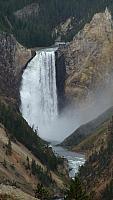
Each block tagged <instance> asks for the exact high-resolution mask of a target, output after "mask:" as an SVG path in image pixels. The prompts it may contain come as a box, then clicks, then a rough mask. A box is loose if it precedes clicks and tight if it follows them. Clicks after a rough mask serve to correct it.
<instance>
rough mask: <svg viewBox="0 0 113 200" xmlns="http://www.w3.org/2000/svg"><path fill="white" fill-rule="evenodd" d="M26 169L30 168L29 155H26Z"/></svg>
mask: <svg viewBox="0 0 113 200" xmlns="http://www.w3.org/2000/svg"><path fill="white" fill-rule="evenodd" d="M26 168H27V169H30V163H29V157H28V156H27V166H26Z"/></svg>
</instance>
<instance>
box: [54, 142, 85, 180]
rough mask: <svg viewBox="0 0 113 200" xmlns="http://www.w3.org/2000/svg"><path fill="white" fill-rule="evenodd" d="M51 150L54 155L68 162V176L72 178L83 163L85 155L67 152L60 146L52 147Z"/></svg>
mask: <svg viewBox="0 0 113 200" xmlns="http://www.w3.org/2000/svg"><path fill="white" fill-rule="evenodd" d="M52 148H53V150H54V152H55V153H56V155H59V156H61V157H64V158H66V159H67V160H68V165H69V176H70V177H71V178H74V177H75V174H77V173H78V171H79V167H81V166H82V165H84V163H85V155H83V154H79V153H75V152H71V151H68V150H66V149H64V148H62V147H60V146H54V145H52Z"/></svg>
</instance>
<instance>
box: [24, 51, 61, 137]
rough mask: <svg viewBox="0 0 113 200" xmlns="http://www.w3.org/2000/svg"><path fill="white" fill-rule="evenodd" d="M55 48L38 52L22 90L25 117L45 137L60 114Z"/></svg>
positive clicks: (25, 76)
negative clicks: (49, 127)
mask: <svg viewBox="0 0 113 200" xmlns="http://www.w3.org/2000/svg"><path fill="white" fill-rule="evenodd" d="M55 50H56V49H53V48H49V49H43V50H40V51H37V52H36V56H35V57H34V58H33V59H32V60H31V62H30V63H29V64H28V66H27V68H26V69H25V71H24V73H23V76H22V85H21V90H20V97H21V112H22V114H23V117H24V118H25V119H26V121H27V122H28V124H29V125H30V126H31V127H33V128H34V129H35V130H39V133H40V136H41V137H44V138H46V130H47V129H48V126H50V123H51V122H52V121H54V120H55V118H56V117H57V115H58V103H57V88H56V67H55Z"/></svg>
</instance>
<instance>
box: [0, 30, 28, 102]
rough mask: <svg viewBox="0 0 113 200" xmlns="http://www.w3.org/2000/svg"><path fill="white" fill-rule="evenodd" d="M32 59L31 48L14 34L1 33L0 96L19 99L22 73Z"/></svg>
mask: <svg viewBox="0 0 113 200" xmlns="http://www.w3.org/2000/svg"><path fill="white" fill-rule="evenodd" d="M30 59H31V50H28V49H26V48H25V47H23V46H21V45H20V44H19V43H18V42H17V41H16V39H15V38H14V36H13V35H10V34H7V33H0V96H5V97H8V98H14V99H18V95H19V86H20V78H21V73H22V70H23V68H24V67H25V65H26V63H27V62H28V61H29V60H30Z"/></svg>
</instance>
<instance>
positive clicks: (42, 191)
mask: <svg viewBox="0 0 113 200" xmlns="http://www.w3.org/2000/svg"><path fill="white" fill-rule="evenodd" d="M35 197H36V198H39V199H41V200H50V195H49V192H48V191H47V189H46V188H45V187H43V185H42V184H38V185H37V188H36V190H35Z"/></svg>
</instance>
